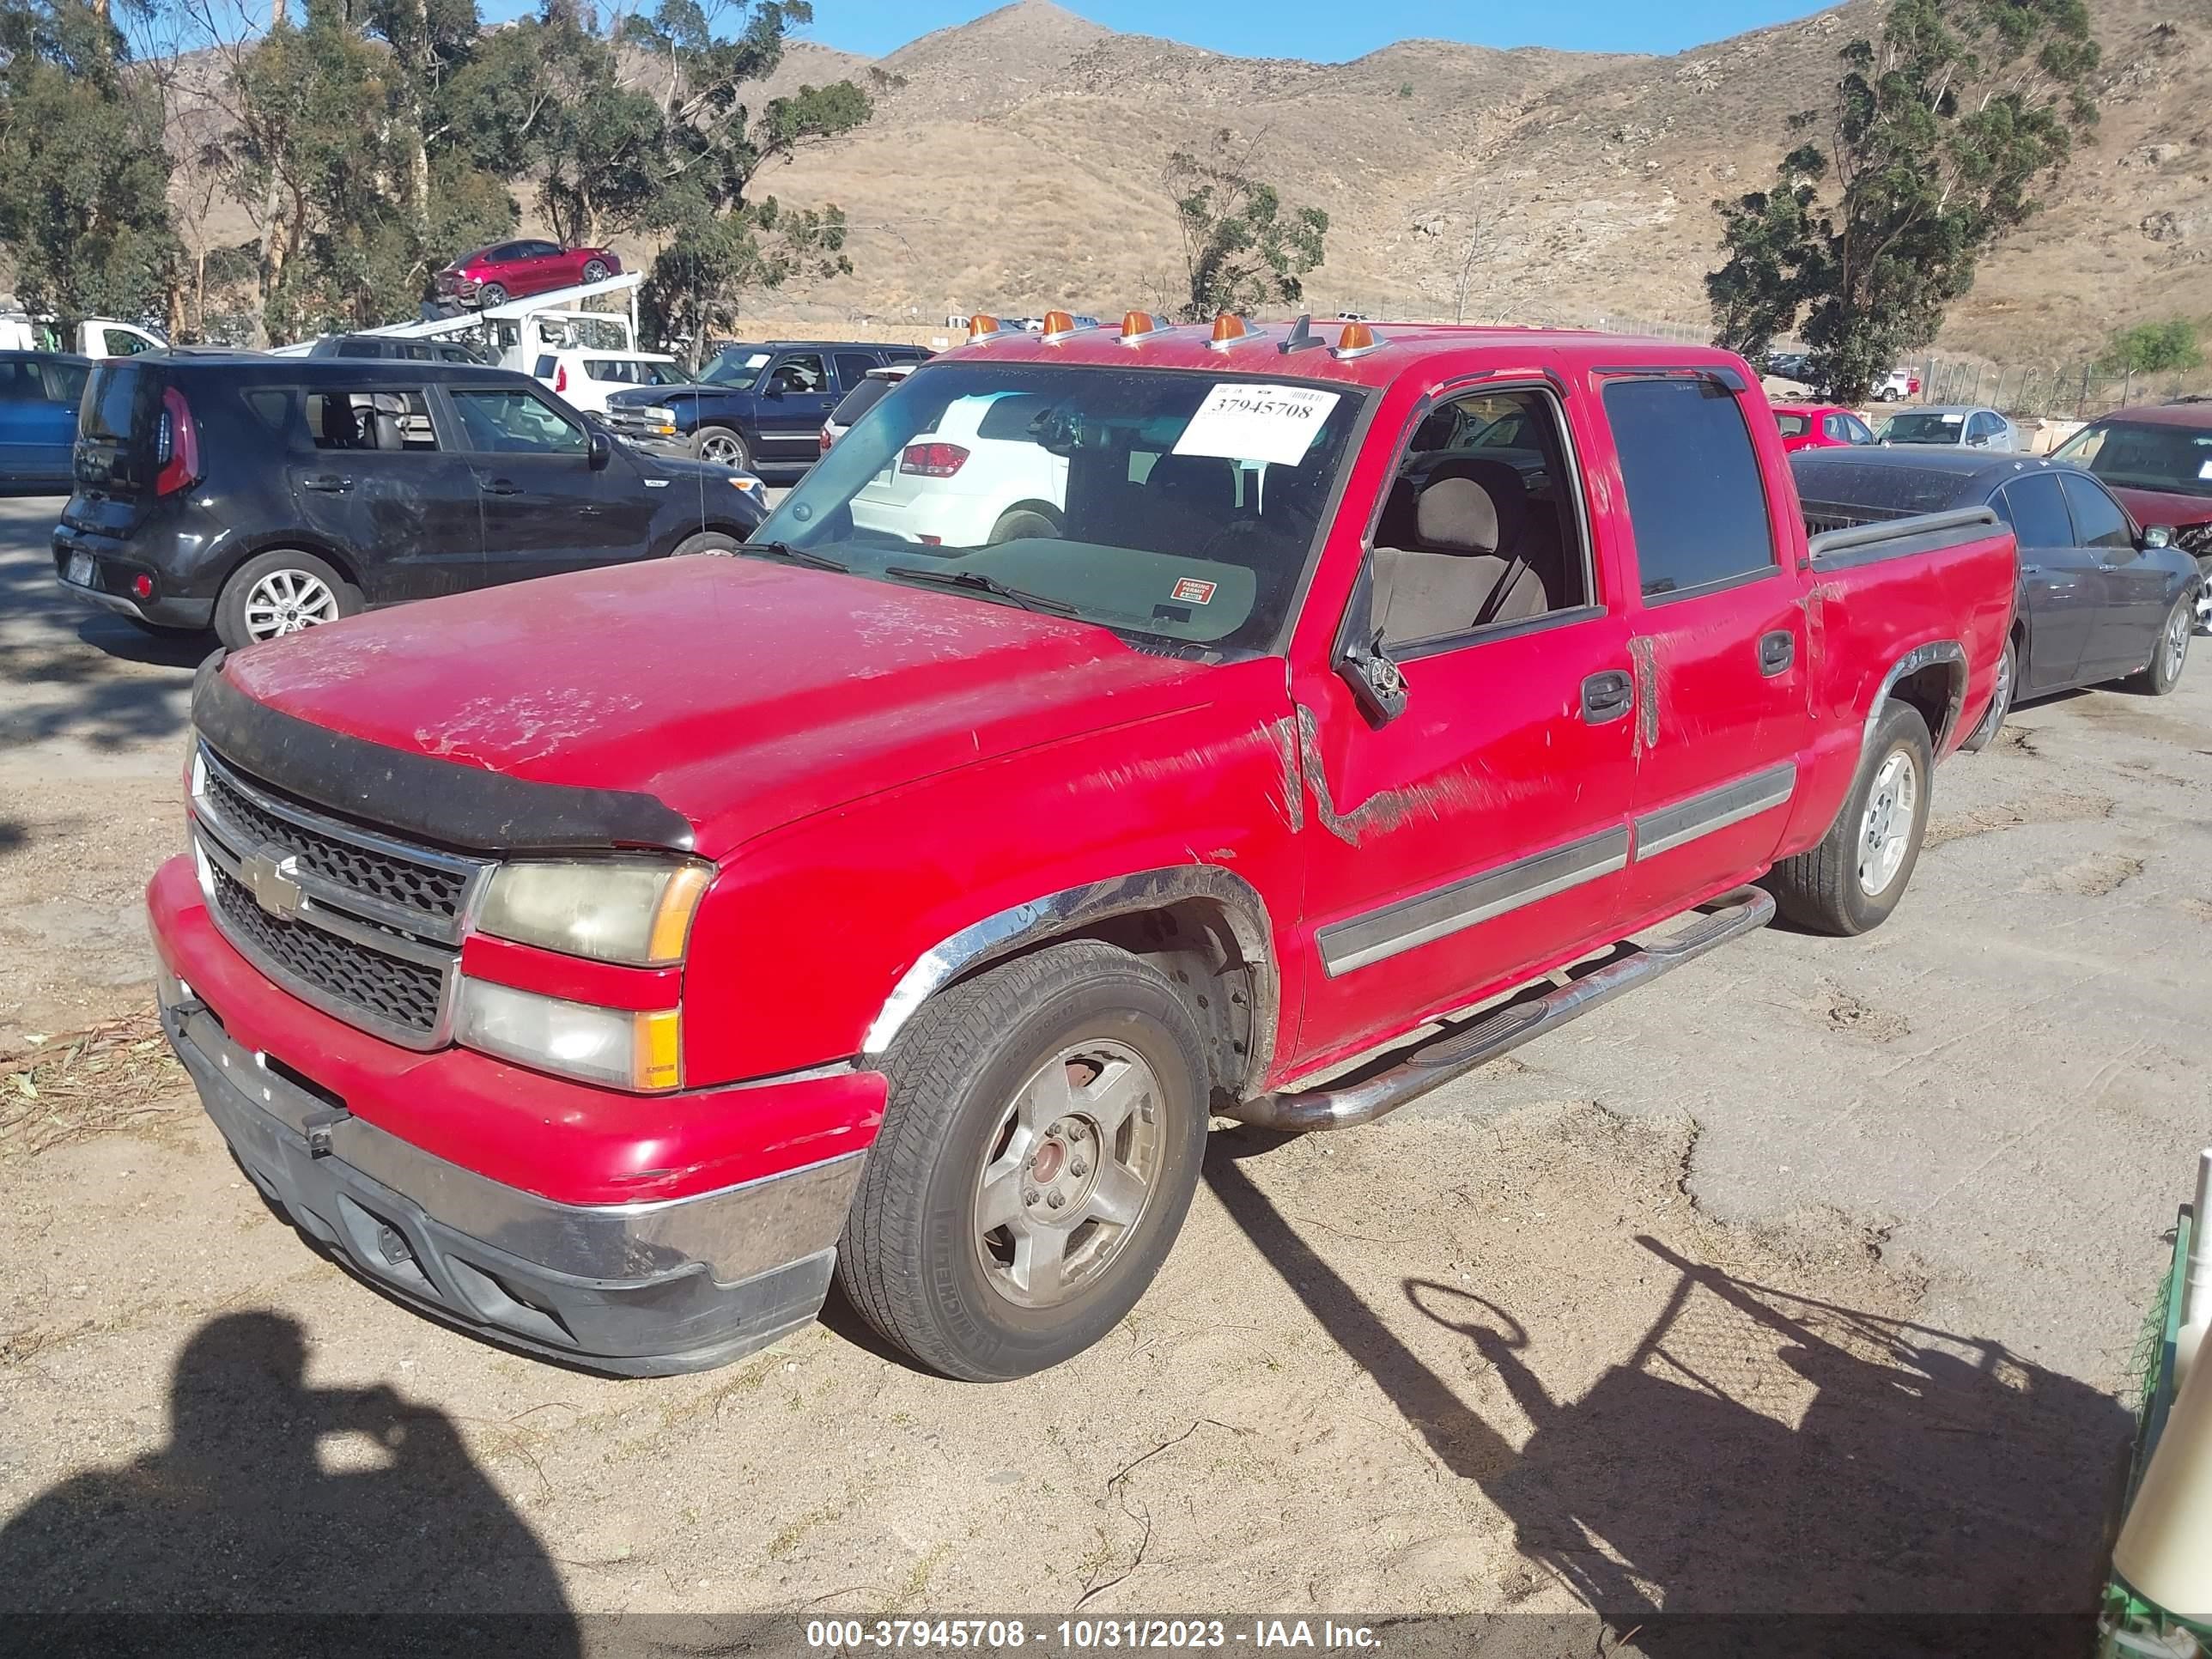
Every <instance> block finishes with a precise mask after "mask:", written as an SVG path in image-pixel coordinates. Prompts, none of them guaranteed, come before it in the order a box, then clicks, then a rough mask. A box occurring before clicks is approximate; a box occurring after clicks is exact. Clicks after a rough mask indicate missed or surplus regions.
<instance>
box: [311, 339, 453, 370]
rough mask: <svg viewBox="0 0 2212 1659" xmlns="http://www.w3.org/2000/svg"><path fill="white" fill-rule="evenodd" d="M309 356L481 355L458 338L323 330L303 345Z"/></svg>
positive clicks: (415, 358) (447, 358)
mask: <svg viewBox="0 0 2212 1659" xmlns="http://www.w3.org/2000/svg"><path fill="white" fill-rule="evenodd" d="M307 356H310V357H351V358H354V359H356V361H359V360H362V359H373V358H378V357H390V358H394V359H404V360H405V361H406V362H416V363H477V364H479V365H483V364H484V355H483V353H482V352H481V351H478V350H477V349H476V348H475V347H474V346H471V345H469V344H467V343H465V342H464V341H460V340H445V339H418V338H415V337H410V336H407V335H395V334H325V335H324V336H323V337H322V338H321V339H319V340H318V341H316V342H315V343H314V344H313V346H311V347H309V348H308V349H307Z"/></svg>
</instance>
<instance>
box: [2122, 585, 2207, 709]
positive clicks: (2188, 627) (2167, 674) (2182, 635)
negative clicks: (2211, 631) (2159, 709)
mask: <svg viewBox="0 0 2212 1659" xmlns="http://www.w3.org/2000/svg"><path fill="white" fill-rule="evenodd" d="M2196 631H2197V602H2196V600H2195V599H2190V598H2187V597H2184V598H2182V599H2176V600H2175V601H2174V602H2173V609H2172V610H2171V611H2167V612H2166V622H2165V623H2164V625H2163V626H2161V627H2160V629H2159V630H2158V643H2157V644H2156V645H2154V646H2153V647H2151V653H2150V666H2149V667H2148V668H2146V669H2144V670H2143V671H2142V673H2140V674H2137V675H2136V677H2135V678H2132V679H2130V681H2129V682H2128V684H2130V686H2132V687H2134V688H2135V690H2138V691H2142V692H2145V693H2147V694H2148V695H2149V696H2154V697H2163V696H2167V695H2168V694H2169V693H2171V692H2172V690H2173V688H2174V687H2175V686H2177V685H2179V684H2181V671H2182V670H2183V669H2184V668H2185V667H2186V666H2187V665H2188V664H2189V636H2190V635H2191V634H2193V633H2195V632H2196Z"/></svg>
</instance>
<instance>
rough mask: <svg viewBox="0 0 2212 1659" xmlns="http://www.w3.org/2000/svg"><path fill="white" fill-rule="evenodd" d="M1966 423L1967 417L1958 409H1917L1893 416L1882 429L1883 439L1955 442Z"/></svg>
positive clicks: (1912, 441)
mask: <svg viewBox="0 0 2212 1659" xmlns="http://www.w3.org/2000/svg"><path fill="white" fill-rule="evenodd" d="M1965 427H1966V416H1963V415H1961V414H1960V413H1959V412H1958V411H1957V410H1949V411H1947V412H1938V411H1937V410H1932V409H1929V410H1914V411H1913V412H1912V413H1911V414H1910V415H1893V416H1890V417H1889V424H1888V425H1887V426H1885V427H1883V428H1882V429H1881V441H1882V442H1884V443H1886V444H1954V443H1957V442H1958V441H1959V435H1960V432H1961V431H1962V430H1963V429H1964V428H1965Z"/></svg>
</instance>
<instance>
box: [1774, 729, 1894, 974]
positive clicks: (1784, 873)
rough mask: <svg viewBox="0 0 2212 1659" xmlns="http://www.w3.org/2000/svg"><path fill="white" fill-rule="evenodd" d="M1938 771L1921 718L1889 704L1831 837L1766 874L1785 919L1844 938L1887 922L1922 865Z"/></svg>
mask: <svg viewBox="0 0 2212 1659" xmlns="http://www.w3.org/2000/svg"><path fill="white" fill-rule="evenodd" d="M1935 770H1936V750H1935V745H1934V744H1932V743H1931V742H1930V741H1929V737H1928V722H1927V721H1925V720H1923V719H1921V717H1920V711H1919V710H1918V709H1917V708H1911V707H1908V706H1907V705H1906V704H1904V703H1901V702H1893V703H1888V704H1886V705H1885V706H1884V707H1883V709H1882V714H1881V720H1879V721H1877V722H1876V723H1875V729H1874V741H1873V742H1872V743H1871V744H1869V745H1868V746H1867V752H1866V755H1865V757H1864V758H1863V759H1862V760H1861V761H1860V763H1859V775H1858V779H1857V781H1856V782H1855V783H1854V784H1853V785H1852V786H1851V793H1850V798H1849V799H1846V800H1845V801H1844V808H1843V811H1840V812H1838V813H1837V814H1836V821H1835V822H1834V823H1832V824H1830V825H1829V826H1828V833H1827V834H1826V836H1822V837H1821V838H1820V845H1819V846H1817V847H1815V848H1813V849H1812V850H1811V851H1809V852H1805V853H1800V854H1797V855H1796V857H1794V858H1787V859H1784V860H1782V862H1781V863H1779V864H1778V865H1776V866H1774V868H1773V869H1772V870H1771V871H1769V872H1767V876H1766V881H1765V886H1766V888H1767V890H1768V891H1770V892H1771V893H1772V894H1773V895H1774V902H1775V904H1776V905H1777V907H1778V908H1780V910H1781V912H1782V914H1783V915H1785V916H1787V917H1789V918H1790V921H1794V922H1796V924H1797V925H1798V926H1799V927H1810V928H1813V929H1814V930H1815V931H1817V932H1820V933H1838V934H1843V935H1845V936H1849V935H1850V934H1854V933H1866V932H1868V931H1869V929H1871V928H1875V927H1881V924H1882V923H1883V922H1885V921H1888V920H1889V914H1890V912H1891V911H1893V910H1894V909H1896V908H1897V905H1898V901H1899V900H1900V899H1902V898H1903V897H1904V896H1905V888H1906V886H1907V885H1908V884H1910V883H1911V880H1912V868H1913V866H1914V865H1916V864H1917V863H1918V862H1919V860H1920V842H1921V838H1922V836H1924V835H1925V834H1926V833H1927V829H1928V801H1929V781H1930V780H1931V779H1932V778H1933V776H1934V775H1935Z"/></svg>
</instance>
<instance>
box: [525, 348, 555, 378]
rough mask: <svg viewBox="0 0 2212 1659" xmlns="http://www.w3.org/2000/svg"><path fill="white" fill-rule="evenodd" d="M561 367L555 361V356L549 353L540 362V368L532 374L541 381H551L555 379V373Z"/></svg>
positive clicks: (533, 370) (535, 369) (534, 369)
mask: <svg viewBox="0 0 2212 1659" xmlns="http://www.w3.org/2000/svg"><path fill="white" fill-rule="evenodd" d="M559 367H560V365H559V364H557V363H556V362H554V361H553V354H552V353H551V352H550V351H549V352H547V353H546V354H545V355H544V356H542V357H540V358H539V359H538V367H537V368H533V369H532V370H531V371H530V372H531V373H532V374H535V375H536V376H537V377H538V379H539V380H551V379H552V378H553V371H554V370H555V369H556V368H559Z"/></svg>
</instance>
